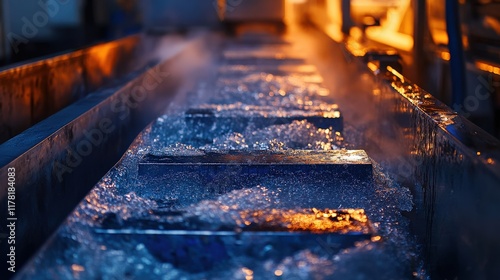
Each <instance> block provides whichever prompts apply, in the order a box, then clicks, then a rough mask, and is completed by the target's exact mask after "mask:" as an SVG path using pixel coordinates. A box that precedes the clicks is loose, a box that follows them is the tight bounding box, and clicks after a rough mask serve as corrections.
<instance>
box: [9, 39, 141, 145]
mask: <svg viewBox="0 0 500 280" xmlns="http://www.w3.org/2000/svg"><path fill="white" fill-rule="evenodd" d="M138 40H139V38H138V36H131V37H127V38H124V39H121V40H118V41H113V42H109V43H103V44H100V45H96V46H93V47H89V48H87V49H83V50H79V51H75V52H71V53H68V54H63V55H59V56H56V57H53V58H49V59H45V60H42V61H38V62H34V63H30V64H26V65H22V66H18V67H14V68H11V69H4V70H3V71H0V108H1V110H0V143H3V142H5V141H7V140H8V139H10V138H12V137H14V136H15V135H18V134H19V133H21V132H22V131H24V130H26V129H27V128H29V127H31V126H32V125H34V124H36V123H38V122H40V121H41V120H43V119H45V118H47V117H48V116H50V115H52V114H54V113H55V112H58V111H59V110H61V109H63V108H64V107H66V106H68V105H70V104H72V103H73V102H75V101H77V100H79V99H81V98H82V97H84V96H86V95H87V94H88V93H90V92H92V91H94V90H96V89H97V88H99V87H101V86H103V85H105V84H106V83H107V82H109V81H112V80H114V79H116V78H119V77H121V76H122V75H123V74H124V73H125V72H126V70H127V69H128V67H127V65H126V63H128V62H129V61H130V59H129V58H130V57H131V55H132V54H133V52H134V49H135V48H136V46H137V43H138Z"/></svg>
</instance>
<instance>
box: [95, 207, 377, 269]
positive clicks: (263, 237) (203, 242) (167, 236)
mask: <svg viewBox="0 0 500 280" xmlns="http://www.w3.org/2000/svg"><path fill="white" fill-rule="evenodd" d="M179 215H186V214H183V213H179V212H178V211H176V212H175V213H174V215H173V216H171V217H168V215H167V216H162V217H161V218H160V219H159V220H156V221H151V220H142V221H141V220H138V219H134V220H129V221H121V222H120V225H118V224H113V223H111V224H110V223H109V219H108V221H107V222H106V223H105V224H103V228H97V229H95V232H96V233H98V234H100V235H109V236H110V238H113V239H120V238H124V239H127V240H128V241H129V242H130V240H133V241H135V242H138V243H143V244H144V245H145V247H146V248H147V249H148V251H149V252H150V253H151V254H152V255H153V256H154V257H155V258H156V259H157V260H159V261H161V262H167V263H171V264H173V265H174V266H175V267H177V268H180V269H183V270H187V271H190V272H201V271H207V270H210V269H212V268H214V267H217V265H219V264H220V263H223V262H225V261H229V260H231V261H233V262H234V261H236V262H244V265H245V266H247V267H252V261H251V260H253V261H254V262H255V260H263V259H265V260H270V259H274V260H280V259H283V258H285V257H287V256H290V255H292V254H293V253H295V252H297V251H300V250H305V249H308V250H311V251H315V250H316V251H318V250H323V251H325V252H327V253H329V254H331V253H336V252H338V251H340V250H341V249H345V248H349V247H352V246H354V244H355V243H356V242H359V241H367V240H370V239H371V238H372V237H374V235H375V233H374V230H373V228H372V226H371V224H370V222H369V221H368V218H367V217H366V215H365V212H364V210H362V209H345V210H329V209H326V210H323V211H321V210H317V209H314V208H313V209H299V210H277V209H269V210H246V211H245V210H243V211H239V216H240V218H242V220H241V221H240V222H239V223H236V224H235V225H234V227H233V228H232V229H231V226H226V227H221V228H219V229H215V230H205V229H204V228H206V227H207V226H208V227H210V226H211V225H203V224H202V223H199V224H198V221H196V217H194V218H193V217H189V218H186V217H179ZM188 216H189V215H188ZM188 228H191V229H188ZM245 262H247V263H245Z"/></svg>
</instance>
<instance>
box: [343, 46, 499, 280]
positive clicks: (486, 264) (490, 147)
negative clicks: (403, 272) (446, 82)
mask: <svg viewBox="0 0 500 280" xmlns="http://www.w3.org/2000/svg"><path fill="white" fill-rule="evenodd" d="M345 50H346V51H347V52H348V53H350V55H351V56H352V57H354V58H355V63H356V64H357V65H358V66H357V67H358V68H359V69H360V70H361V71H362V72H365V73H367V72H368V73H371V74H372V75H373V85H374V94H373V96H365V97H366V98H369V99H370V101H372V102H374V103H375V105H374V107H375V108H377V109H376V110H374V111H373V112H368V113H373V114H375V115H376V118H377V119H378V120H379V128H378V129H379V130H380V131H382V133H380V135H379V136H380V137H377V138H374V139H367V140H368V141H367V142H371V143H374V144H375V145H374V146H376V149H378V150H379V151H378V152H373V153H371V149H370V148H367V149H366V150H367V152H368V153H369V154H370V156H371V157H373V158H374V159H375V160H376V161H378V162H383V163H384V164H383V165H384V167H385V168H387V169H388V170H390V171H391V172H392V174H394V175H395V177H396V178H397V179H398V181H399V182H402V183H403V184H404V185H407V186H408V187H409V188H410V190H411V191H412V194H413V196H414V205H415V206H414V210H413V211H412V213H409V214H408V217H409V218H410V220H411V222H412V228H413V230H414V232H415V233H416V234H417V237H418V238H419V239H420V240H421V242H422V243H423V245H424V254H425V260H426V266H427V268H428V269H429V272H430V275H431V276H432V277H433V278H437V279H444V278H447V279H456V277H458V278H462V277H464V278H485V279H489V278H491V279H493V278H496V277H497V276H498V275H500V268H499V266H498V264H499V263H500V240H499V238H498V235H497V233H498V232H499V231H500V220H498V217H497V216H498V215H497V213H499V212H500V203H499V202H500V141H499V140H498V139H496V138H495V137H493V136H492V135H490V134H488V133H487V132H485V131H484V130H482V129H481V128H479V127H478V126H476V125H475V124H473V123H471V122H470V121H469V120H467V119H466V118H465V117H463V116H461V115H459V114H458V113H456V112H454V111H453V110H452V109H451V108H449V107H448V106H446V105H445V104H443V103H442V102H440V101H439V100H437V99H436V98H434V97H433V96H432V95H431V94H429V93H428V92H426V91H425V90H423V89H421V88H420V87H419V86H418V85H416V84H413V83H412V82H411V81H409V80H408V79H406V78H405V77H404V76H403V75H402V74H400V73H399V72H398V71H397V70H395V69H394V68H392V67H391V66H390V65H382V66H383V67H380V66H381V64H380V63H378V62H377V61H370V59H366V58H364V57H363V56H361V57H360V56H359V55H358V54H356V53H352V49H350V48H348V47H346V48H345ZM375 92H376V94H375ZM375 95H377V96H375ZM384 123H386V124H387V123H389V124H390V125H389V127H387V126H384V125H383V124H384ZM388 129H389V130H390V131H387V130H388ZM389 138H391V139H389ZM385 141H387V142H395V141H396V142H398V143H399V144H400V145H401V147H400V148H399V149H394V147H392V148H391V146H388V145H386V144H384V143H383V142H385ZM395 150H396V151H397V152H396V153H397V154H396V155H395V156H391V158H390V159H387V158H384V154H385V155H389V154H391V155H393V154H394V153H395Z"/></svg>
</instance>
